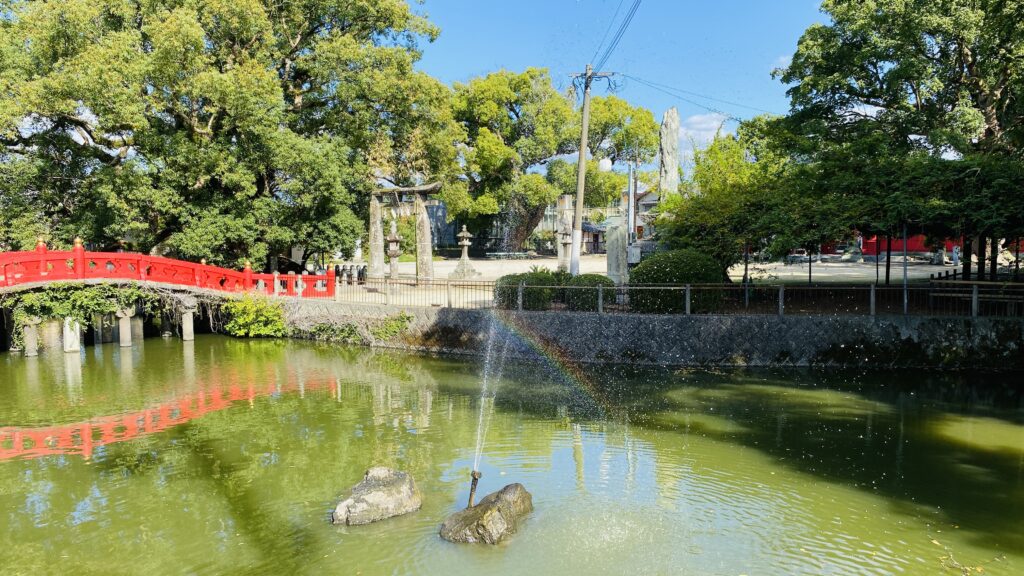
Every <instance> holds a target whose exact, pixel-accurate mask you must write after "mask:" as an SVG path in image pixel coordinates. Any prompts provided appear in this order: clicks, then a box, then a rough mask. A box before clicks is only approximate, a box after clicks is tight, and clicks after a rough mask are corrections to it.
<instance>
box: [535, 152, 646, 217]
mask: <svg viewBox="0 0 1024 576" xmlns="http://www.w3.org/2000/svg"><path fill="white" fill-rule="evenodd" d="M577 166H578V164H577V163H576V162H568V161H566V160H562V159H561V158H559V159H557V160H552V161H551V162H548V173H547V179H548V181H549V182H551V184H552V185H553V186H554V187H555V188H557V189H558V194H571V195H575V194H576V176H577V174H576V172H577ZM628 185H629V177H628V176H627V175H625V174H619V173H618V172H601V171H600V170H599V169H598V163H597V161H596V160H591V161H588V162H587V177H586V179H585V187H584V189H583V202H584V204H585V205H586V206H592V207H600V208H603V207H605V206H608V205H609V204H611V203H612V202H613V201H615V200H618V199H619V198H620V197H621V196H622V195H623V193H624V192H625V191H626V186H628Z"/></svg>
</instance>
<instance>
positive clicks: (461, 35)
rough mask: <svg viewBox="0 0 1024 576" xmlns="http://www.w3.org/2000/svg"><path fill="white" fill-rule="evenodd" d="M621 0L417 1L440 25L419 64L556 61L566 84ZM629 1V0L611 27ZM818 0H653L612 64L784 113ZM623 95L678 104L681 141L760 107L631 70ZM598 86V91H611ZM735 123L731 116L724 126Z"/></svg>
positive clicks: (483, 68)
mask: <svg viewBox="0 0 1024 576" xmlns="http://www.w3.org/2000/svg"><path fill="white" fill-rule="evenodd" d="M619 4H620V1H619V0H546V1H545V0H521V1H515V2H499V1H497V0H424V1H423V2H422V4H419V5H415V4H414V10H416V11H417V12H420V13H425V14H426V15H427V16H428V17H429V18H430V20H431V21H432V22H434V23H435V24H437V25H438V26H440V28H441V36H440V37H439V38H438V39H437V41H436V42H434V43H433V44H426V43H424V44H423V46H421V48H422V49H423V59H422V60H421V61H420V63H419V65H418V67H419V68H420V69H421V70H424V71H426V72H428V73H430V74H431V75H433V76H435V77H437V78H439V79H441V80H442V81H444V82H447V83H449V84H451V83H453V82H463V81H466V80H469V79H470V78H473V77H475V76H480V75H484V74H486V73H488V72H491V71H494V70H499V69H501V68H505V69H508V70H517V71H518V70H522V69H524V68H526V67H528V66H540V67H546V68H548V69H550V71H551V74H552V77H553V78H554V81H555V84H556V85H557V86H558V87H559V88H564V87H566V86H567V85H568V83H569V74H570V73H572V72H577V71H581V70H582V69H583V67H584V66H585V65H586V64H587V62H589V61H590V60H591V59H592V57H593V56H594V53H595V51H596V50H597V48H598V44H599V42H600V40H601V37H602V36H603V35H604V33H605V30H607V29H608V27H609V25H610V24H611V23H612V16H613V14H614V13H615V11H616V7H617V6H619ZM630 4H632V2H631V0H622V2H621V5H622V7H621V10H620V12H619V16H618V17H617V18H616V21H615V24H614V25H613V26H612V33H611V34H609V36H611V35H612V34H613V33H614V32H615V28H617V27H618V22H619V21H621V20H622V18H623V15H624V13H625V12H626V10H627V8H628V7H629V5H630ZM819 5H820V2H819V1H818V0H717V1H707V0H689V1H685V0H676V1H673V0H645V1H643V2H642V4H641V5H640V8H639V10H638V12H637V13H636V16H635V17H634V18H633V21H632V24H631V25H630V27H629V29H628V30H627V31H626V33H625V35H624V36H623V38H622V40H621V41H620V43H619V45H618V47H617V49H616V50H615V52H614V53H613V54H612V56H611V57H610V58H609V60H608V64H607V65H606V66H605V71H609V72H621V73H625V74H628V75H630V76H634V77H638V78H642V79H644V80H647V81H652V82H656V83H659V84H663V85H667V86H671V87H673V88H678V89H682V90H687V91H690V92H696V93H699V94H702V95H705V96H710V97H713V98H718V99H721V100H727V101H730V102H733V103H736V104H743V105H745V106H750V107H753V108H758V109H763V110H767V111H772V112H776V113H784V112H785V111H786V110H787V109H788V107H789V106H788V100H787V98H786V95H785V91H786V87H785V86H784V85H783V84H782V83H780V82H779V81H777V80H774V79H772V78H771V71H772V69H773V68H775V67H777V66H779V65H780V64H783V63H785V62H786V61H787V60H788V58H789V57H790V56H791V55H792V54H793V51H794V50H795V49H796V43H797V40H798V39H799V38H800V35H801V34H802V33H803V31H804V30H805V29H806V28H807V27H808V26H809V25H811V24H813V23H815V22H822V21H824V19H825V17H824V16H823V15H822V14H821V12H820V11H819V10H818V7H819ZM617 83H618V87H617V90H616V94H617V95H618V96H620V97H622V98H625V99H626V100H629V101H630V102H632V103H634V104H639V105H643V106H645V107H647V108H649V109H651V110H652V111H654V113H655V116H656V117H657V118H658V120H659V121H660V120H661V116H662V114H663V113H664V111H665V110H666V109H668V108H669V107H670V106H676V107H677V108H678V109H679V115H680V118H681V119H682V120H683V129H682V130H681V132H682V134H681V135H680V136H681V139H682V145H683V147H684V148H686V147H687V145H688V142H689V140H690V138H694V139H696V140H697V141H700V142H704V141H707V140H708V139H709V138H710V137H711V136H713V134H714V132H715V130H716V129H717V127H718V126H719V125H720V124H721V122H722V120H723V117H722V116H721V114H719V113H716V112H713V111H712V110H708V108H711V109H714V110H718V111H721V112H724V113H726V114H730V115H734V116H738V117H740V118H747V117H750V116H754V115H756V114H758V113H759V112H758V111H756V110H752V109H749V108H743V107H740V106H736V105H732V104H725V103H722V102H715V101H712V100H707V99H703V98H699V97H696V96H686V97H687V99H690V100H692V101H693V102H697V103H700V104H703V105H704V106H706V107H702V106H698V105H695V104H693V103H690V102H684V101H682V100H680V99H679V98H676V97H673V96H670V95H667V94H664V93H662V92H659V91H657V90H655V89H653V88H650V87H648V86H644V85H643V84H640V83H638V82H636V81H633V80H630V79H628V78H626V79H623V78H619V79H618V81H617ZM607 93H608V91H607V89H606V88H605V87H604V86H603V85H596V86H595V90H594V94H595V95H601V94H607ZM726 129H727V130H728V129H729V125H727V126H726Z"/></svg>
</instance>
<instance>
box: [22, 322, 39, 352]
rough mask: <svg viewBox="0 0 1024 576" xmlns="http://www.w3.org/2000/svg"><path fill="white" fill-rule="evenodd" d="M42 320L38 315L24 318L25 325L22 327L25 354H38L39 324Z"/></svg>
mask: <svg viewBox="0 0 1024 576" xmlns="http://www.w3.org/2000/svg"><path fill="white" fill-rule="evenodd" d="M42 321H43V319H42V318H39V317H38V316H30V317H28V318H26V319H25V326H24V327H23V328H22V336H23V339H24V341H25V356H38V355H39V324H40V323H41V322H42Z"/></svg>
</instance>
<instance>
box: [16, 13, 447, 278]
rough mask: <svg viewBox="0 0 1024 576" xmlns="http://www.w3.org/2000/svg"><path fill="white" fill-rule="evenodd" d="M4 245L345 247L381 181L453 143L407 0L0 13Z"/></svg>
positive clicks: (249, 250) (194, 252) (438, 170)
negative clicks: (40, 239)
mask: <svg viewBox="0 0 1024 576" xmlns="http://www.w3.org/2000/svg"><path fill="white" fill-rule="evenodd" d="M0 14H2V16H0V31H2V34H0V143H2V145H3V148H2V150H0V207H2V208H3V213H2V215H0V244H4V245H6V246H8V247H10V248H26V247H28V246H30V245H31V243H33V242H34V237H35V236H36V235H41V236H44V237H47V238H49V239H50V240H52V241H53V242H54V243H56V244H57V245H68V244H69V243H70V241H71V239H72V238H74V237H75V236H77V235H81V236H82V237H84V238H86V239H87V240H89V241H91V242H93V243H96V244H98V245H99V246H101V247H102V246H108V245H111V244H114V243H116V242H118V241H122V240H126V241H128V242H130V243H132V244H133V245H134V246H136V247H137V248H138V249H140V250H145V251H148V250H151V249H154V248H156V249H166V250H170V251H173V252H175V253H176V254H178V255H180V256H182V257H186V258H196V259H198V258H200V257H205V258H207V259H209V260H210V261H211V262H219V263H226V264H234V265H237V264H240V263H241V261H242V260H244V259H252V260H253V261H255V262H261V261H263V259H264V258H265V257H266V256H267V255H268V254H270V253H271V252H274V251H280V250H283V249H285V248H287V247H289V246H291V245H293V244H300V245H303V246H306V247H307V248H311V249H313V250H333V249H336V248H349V249H350V248H351V247H352V245H353V243H354V241H355V239H356V238H357V237H358V236H359V235H360V234H361V232H362V228H363V225H362V222H361V221H360V218H359V217H358V216H357V214H358V213H359V212H360V205H361V202H360V195H359V193H360V192H361V191H364V190H366V189H367V188H369V187H371V186H373V185H375V184H376V179H377V178H388V179H391V180H393V181H396V182H407V181H410V180H413V179H415V178H417V177H424V176H426V177H432V176H433V175H434V174H439V175H441V176H444V175H446V174H450V173H451V172H452V171H453V166H454V165H455V163H456V156H457V154H456V151H455V143H456V142H457V141H459V140H460V139H461V130H460V128H459V126H458V125H457V124H455V123H454V122H453V119H452V118H451V114H450V108H449V106H448V104H449V102H448V98H449V94H448V91H447V89H446V88H445V87H444V86H443V85H441V84H440V83H438V82H437V81H436V80H434V79H432V78H430V77H429V76H427V75H425V74H422V73H418V72H416V71H414V70H413V68H412V66H413V63H414V61H415V60H416V59H417V58H418V57H419V51H418V43H419V42H420V41H423V40H431V39H433V38H434V37H435V36H436V35H437V33H438V30H437V28H436V27H434V26H433V25H432V24H430V23H429V22H427V21H426V20H425V19H423V18H422V17H420V16H417V15H416V14H414V13H413V12H412V11H411V10H410V8H409V5H408V4H407V3H406V2H404V1H403V0H346V1H344V2H341V1H338V0H306V1H303V2H291V3H280V2H267V1H263V0H231V1H223V0H214V1H203V2H199V1H197V0H177V1H175V0H143V1H141V2H122V1H119V0H67V1H63V2H26V1H16V0H7V1H5V2H3V4H2V5H0Z"/></svg>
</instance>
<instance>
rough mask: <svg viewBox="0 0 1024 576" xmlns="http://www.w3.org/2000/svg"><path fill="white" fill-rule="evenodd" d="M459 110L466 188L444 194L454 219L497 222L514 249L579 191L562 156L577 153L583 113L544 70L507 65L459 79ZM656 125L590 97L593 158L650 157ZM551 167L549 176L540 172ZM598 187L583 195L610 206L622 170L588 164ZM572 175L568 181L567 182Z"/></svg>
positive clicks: (643, 113) (614, 101) (645, 113)
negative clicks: (558, 203)
mask: <svg viewBox="0 0 1024 576" xmlns="http://www.w3.org/2000/svg"><path fill="white" fill-rule="evenodd" d="M453 106H454V111H455V112H454V115H455V118H456V119H457V120H458V121H459V122H460V123H461V124H462V126H463V129H464V130H465V134H466V136H467V148H466V151H465V168H466V170H465V176H464V179H463V181H464V182H465V186H464V187H459V186H455V185H452V186H450V187H449V188H448V189H447V190H446V191H445V192H443V193H442V195H441V197H442V198H443V199H444V200H445V202H446V203H447V204H448V208H449V211H450V213H451V214H452V215H453V216H459V215H461V216H464V217H468V218H476V219H478V220H479V224H480V225H481V226H484V225H490V224H491V223H492V222H493V221H494V220H497V222H498V225H499V228H500V229H502V230H504V233H503V237H504V241H505V243H506V244H507V247H508V248H509V249H518V248H519V247H520V246H522V244H523V242H524V241H525V240H526V239H527V238H528V237H529V235H530V233H531V232H532V231H533V229H534V228H536V227H537V224H538V223H539V222H540V220H541V218H543V216H544V210H545V209H546V208H547V207H548V206H549V205H550V204H552V203H553V202H555V200H556V199H557V198H558V195H559V194H567V193H569V194H575V190H576V174H575V172H571V173H570V171H569V170H568V167H569V166H572V165H571V164H568V163H566V162H565V161H562V160H560V159H558V157H559V156H562V155H566V154H571V153H573V152H578V150H579V133H580V121H581V118H580V113H579V111H578V110H574V109H573V102H572V100H571V99H570V98H568V97H566V96H565V95H563V94H559V93H558V91H557V90H555V88H554V87H553V86H552V84H551V78H550V76H549V75H548V72H547V70H544V69H540V68H528V69H527V70H525V71H524V72H522V73H515V72H508V71H505V70H502V71H500V72H494V73H492V74H488V75H487V76H485V77H482V78H475V79H473V80H471V81H470V82H469V83H467V84H457V85H456V86H455V96H454V105H453ZM657 139H658V125H657V124H656V123H655V122H654V116H653V114H651V112H650V111H649V110H646V109H643V108H638V107H633V106H630V105H629V104H628V103H626V102H625V101H624V100H621V99H619V98H616V97H614V96H610V97H607V98H602V97H596V98H594V99H593V100H592V102H591V137H590V140H589V147H590V151H591V153H592V155H593V157H594V158H595V159H601V158H609V159H611V160H612V162H613V163H614V162H617V161H637V162H646V161H649V160H650V159H651V158H652V157H653V156H654V153H655V152H656V151H657V146H658V141H657ZM544 166H547V167H548V168H547V178H545V177H544V176H542V175H540V172H541V170H542V169H543V167H544ZM591 174H600V175H599V176H595V177H594V178H595V185H594V186H588V187H587V189H588V192H586V194H587V195H588V196H590V197H591V201H592V202H593V204H592V205H605V204H607V202H608V199H609V198H613V197H615V196H617V194H618V193H620V192H621V191H622V188H624V186H623V187H620V188H619V189H618V190H616V191H615V192H614V194H612V193H611V192H610V191H609V190H610V188H611V187H612V186H618V185H620V184H621V176H620V175H607V174H603V173H599V172H597V170H596V168H595V169H593V170H591V169H590V168H588V179H589V178H590V175H591ZM570 178H571V181H570Z"/></svg>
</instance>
